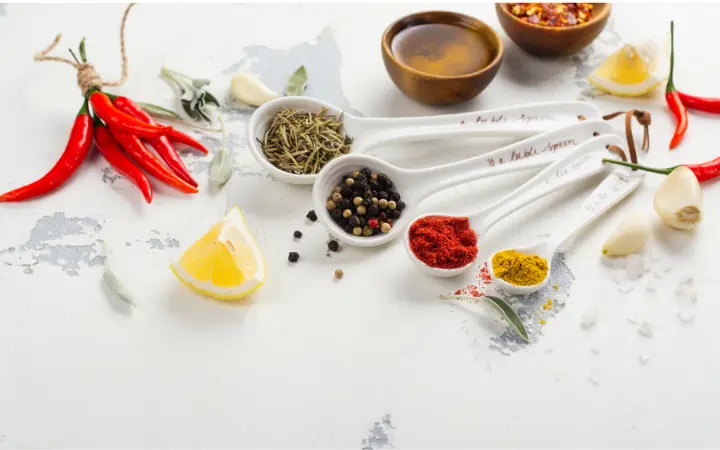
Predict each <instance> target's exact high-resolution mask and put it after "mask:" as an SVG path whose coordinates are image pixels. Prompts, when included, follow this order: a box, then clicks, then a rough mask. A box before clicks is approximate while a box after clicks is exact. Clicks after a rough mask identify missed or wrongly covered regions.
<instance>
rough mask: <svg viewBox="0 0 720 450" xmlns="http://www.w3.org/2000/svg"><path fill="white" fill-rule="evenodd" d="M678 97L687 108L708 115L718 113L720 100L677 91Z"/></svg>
mask: <svg viewBox="0 0 720 450" xmlns="http://www.w3.org/2000/svg"><path fill="white" fill-rule="evenodd" d="M678 96H679V97H680V101H682V102H683V105H685V107H687V108H690V109H697V110H698V111H705V112H709V113H716V114H717V113H720V98H710V97H698V96H695V95H690V94H686V93H684V92H680V91H678Z"/></svg>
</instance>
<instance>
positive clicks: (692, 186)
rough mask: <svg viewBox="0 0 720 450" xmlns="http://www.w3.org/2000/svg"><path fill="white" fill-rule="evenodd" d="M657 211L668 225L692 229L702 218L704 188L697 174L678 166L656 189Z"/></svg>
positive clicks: (681, 228) (655, 203)
mask: <svg viewBox="0 0 720 450" xmlns="http://www.w3.org/2000/svg"><path fill="white" fill-rule="evenodd" d="M654 207H655V211H656V212H657V213H658V215H659V216H660V218H661V219H662V220H663V222H665V224H666V225H668V226H669V227H672V228H677V229H680V230H692V229H693V228H695V227H696V226H697V224H699V223H700V221H701V220H702V209H703V205H702V188H701V187H700V183H699V182H698V180H697V178H696V177H695V174H694V173H693V172H692V171H691V170H690V169H688V168H687V167H685V166H678V167H677V168H676V169H674V170H673V171H672V172H670V175H668V176H667V178H665V180H664V181H663V182H662V184H661V185H660V186H659V187H658V189H657V191H655V201H654Z"/></svg>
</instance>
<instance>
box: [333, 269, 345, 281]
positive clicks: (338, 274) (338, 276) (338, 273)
mask: <svg viewBox="0 0 720 450" xmlns="http://www.w3.org/2000/svg"><path fill="white" fill-rule="evenodd" d="M343 275H345V272H343V271H342V269H335V279H336V280H339V279H341V278H342V277H343Z"/></svg>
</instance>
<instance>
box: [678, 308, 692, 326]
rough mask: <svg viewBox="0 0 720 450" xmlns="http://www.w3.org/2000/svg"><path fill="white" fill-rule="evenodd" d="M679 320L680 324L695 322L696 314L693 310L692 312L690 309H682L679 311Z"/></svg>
mask: <svg viewBox="0 0 720 450" xmlns="http://www.w3.org/2000/svg"><path fill="white" fill-rule="evenodd" d="M678 319H680V322H682V323H691V322H692V321H693V320H695V314H694V313H693V312H692V310H690V308H682V309H680V311H678Z"/></svg>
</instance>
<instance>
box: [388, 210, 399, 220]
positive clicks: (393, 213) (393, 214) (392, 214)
mask: <svg viewBox="0 0 720 450" xmlns="http://www.w3.org/2000/svg"><path fill="white" fill-rule="evenodd" d="M390 217H392V218H393V219H399V218H400V211H399V210H397V209H393V210H392V211H391V212H390Z"/></svg>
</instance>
